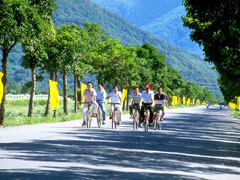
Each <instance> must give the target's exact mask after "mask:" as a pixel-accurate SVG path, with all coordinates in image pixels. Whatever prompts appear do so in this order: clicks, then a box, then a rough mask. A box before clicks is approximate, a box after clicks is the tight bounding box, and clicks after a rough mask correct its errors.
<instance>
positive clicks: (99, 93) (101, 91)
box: [96, 82, 106, 124]
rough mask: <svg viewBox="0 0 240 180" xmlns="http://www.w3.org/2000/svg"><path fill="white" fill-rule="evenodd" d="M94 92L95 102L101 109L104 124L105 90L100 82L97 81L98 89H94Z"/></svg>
mask: <svg viewBox="0 0 240 180" xmlns="http://www.w3.org/2000/svg"><path fill="white" fill-rule="evenodd" d="M96 93H97V103H98V105H99V107H100V108H101V110H102V116H103V124H105V120H106V110H105V105H104V102H105V98H106V91H105V90H104V89H103V83H102V82H99V83H98V89H97V90H96Z"/></svg>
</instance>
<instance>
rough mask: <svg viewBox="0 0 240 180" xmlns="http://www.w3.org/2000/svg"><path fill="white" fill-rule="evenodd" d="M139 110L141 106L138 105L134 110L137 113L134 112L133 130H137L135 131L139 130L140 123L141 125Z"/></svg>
mask: <svg viewBox="0 0 240 180" xmlns="http://www.w3.org/2000/svg"><path fill="white" fill-rule="evenodd" d="M138 108H139V106H137V105H134V106H133V109H134V110H135V111H134V114H133V130H135V129H137V128H138V123H139V112H138Z"/></svg>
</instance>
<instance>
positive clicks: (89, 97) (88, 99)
mask: <svg viewBox="0 0 240 180" xmlns="http://www.w3.org/2000/svg"><path fill="white" fill-rule="evenodd" d="M96 97H97V93H96V91H95V89H93V88H92V83H91V82H88V83H87V89H85V90H84V93H83V97H82V103H84V107H83V113H82V114H83V124H82V126H84V125H86V118H87V111H88V103H91V104H92V106H93V115H92V116H93V117H96V114H97V109H98V104H97V101H96Z"/></svg>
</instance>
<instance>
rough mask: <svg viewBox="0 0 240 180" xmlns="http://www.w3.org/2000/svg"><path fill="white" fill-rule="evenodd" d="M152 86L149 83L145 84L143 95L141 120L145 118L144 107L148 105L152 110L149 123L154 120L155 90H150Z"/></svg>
mask: <svg viewBox="0 0 240 180" xmlns="http://www.w3.org/2000/svg"><path fill="white" fill-rule="evenodd" d="M150 89H151V87H150V85H149V84H146V85H145V91H143V92H142V97H141V102H140V106H141V122H140V123H142V122H143V120H144V107H146V106H147V109H149V111H150V118H149V123H152V122H153V100H154V95H153V91H151V90H150Z"/></svg>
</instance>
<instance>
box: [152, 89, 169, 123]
mask: <svg viewBox="0 0 240 180" xmlns="http://www.w3.org/2000/svg"><path fill="white" fill-rule="evenodd" d="M154 101H155V103H156V105H155V107H154V114H153V120H154V121H155V120H156V114H157V111H159V110H161V111H162V115H161V117H160V121H163V117H164V115H165V104H166V95H165V94H164V93H163V90H162V88H161V87H160V88H158V92H157V93H156V94H154Z"/></svg>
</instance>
